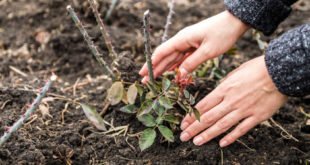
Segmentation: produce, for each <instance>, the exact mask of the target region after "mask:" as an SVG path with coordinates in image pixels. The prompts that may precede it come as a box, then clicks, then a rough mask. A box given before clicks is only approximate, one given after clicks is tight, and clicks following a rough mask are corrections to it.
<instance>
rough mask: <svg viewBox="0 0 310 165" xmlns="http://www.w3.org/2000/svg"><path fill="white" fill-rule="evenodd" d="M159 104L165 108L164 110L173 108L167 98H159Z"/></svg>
mask: <svg viewBox="0 0 310 165" xmlns="http://www.w3.org/2000/svg"><path fill="white" fill-rule="evenodd" d="M159 103H160V105H162V106H163V107H165V108H166V109H171V108H173V105H172V103H171V101H170V99H168V98H167V97H164V96H161V97H160V98H159Z"/></svg>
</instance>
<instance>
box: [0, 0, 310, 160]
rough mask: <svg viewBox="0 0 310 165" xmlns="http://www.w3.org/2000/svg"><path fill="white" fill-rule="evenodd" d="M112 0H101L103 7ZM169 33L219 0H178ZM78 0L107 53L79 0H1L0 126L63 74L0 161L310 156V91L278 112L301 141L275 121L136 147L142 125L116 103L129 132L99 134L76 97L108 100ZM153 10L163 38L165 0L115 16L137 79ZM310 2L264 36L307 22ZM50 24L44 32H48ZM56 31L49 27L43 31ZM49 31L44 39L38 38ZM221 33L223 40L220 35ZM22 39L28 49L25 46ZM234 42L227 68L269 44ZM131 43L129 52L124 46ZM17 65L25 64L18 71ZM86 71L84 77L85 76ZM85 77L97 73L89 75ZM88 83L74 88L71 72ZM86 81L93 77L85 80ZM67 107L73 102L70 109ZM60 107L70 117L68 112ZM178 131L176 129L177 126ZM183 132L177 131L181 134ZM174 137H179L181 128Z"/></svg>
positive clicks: (132, 5)
mask: <svg viewBox="0 0 310 165" xmlns="http://www.w3.org/2000/svg"><path fill="white" fill-rule="evenodd" d="M109 2H110V1H108V0H102V1H100V6H101V7H100V9H101V11H102V13H103V12H105V11H106V10H107V8H108V6H109ZM178 2H179V3H178V5H177V6H176V15H175V17H174V19H173V25H172V30H171V33H170V34H171V35H172V34H175V33H176V32H177V31H178V30H180V29H182V28H183V27H185V26H187V25H191V24H193V23H195V22H197V21H199V20H202V19H204V18H207V17H209V16H212V15H214V14H216V13H219V12H220V11H222V10H223V9H224V6H223V4H222V1H218V0H207V1H205V0H178ZM68 4H72V5H73V7H74V8H75V9H76V12H77V13H79V16H80V17H81V19H82V20H83V22H84V23H86V25H87V29H88V30H89V32H90V34H91V36H93V37H94V40H95V41H96V44H98V45H99V47H100V49H101V52H102V53H103V54H104V55H105V56H107V51H106V48H105V46H104V44H103V42H102V40H101V37H100V32H99V31H98V30H97V28H96V26H95V19H94V17H93V16H92V13H91V11H90V9H89V7H88V5H87V3H86V1H85V2H84V1H82V0H72V1H64V0H53V1H46V0H36V1H27V0H14V1H11V0H3V1H0V126H1V127H0V135H2V134H3V132H4V129H5V126H10V125H12V124H13V123H14V121H16V120H17V119H18V118H19V116H20V115H21V114H22V113H23V112H24V109H25V108H24V107H25V105H26V104H27V103H30V102H31V100H33V98H34V97H35V91H36V89H37V88H39V87H40V86H42V85H43V84H44V81H43V80H46V79H47V78H48V76H49V75H50V73H51V72H55V73H56V74H57V75H58V76H59V80H58V82H57V83H55V84H54V86H53V88H52V90H51V91H50V93H49V94H48V97H49V98H50V99H49V101H48V102H47V104H48V105H46V106H48V107H49V113H50V115H51V117H48V116H43V115H42V114H41V113H40V111H37V112H36V113H35V115H34V117H33V118H32V119H33V120H32V121H28V123H27V124H26V125H25V126H24V127H23V128H22V129H20V130H19V131H18V132H17V133H15V134H14V135H13V136H12V137H11V139H10V140H9V141H8V142H7V143H6V144H5V145H4V146H3V147H2V148H0V164H1V165H2V164H4V165H5V164H51V165H55V164H81V165H85V164H221V163H224V164H307V163H306V161H308V163H309V160H310V138H309V136H310V130H309V126H308V127H306V120H307V119H306V117H305V115H303V114H302V113H300V111H299V108H300V107H302V108H303V109H304V110H305V111H306V112H308V113H309V112H310V98H309V97H308V98H291V99H290V100H289V102H288V103H287V104H286V105H285V106H284V107H283V108H281V110H280V112H279V113H277V114H276V115H274V117H273V119H274V120H275V121H276V122H278V123H279V124H280V125H281V126H282V127H283V128H285V129H286V130H287V131H288V132H289V133H291V134H292V135H293V136H294V137H296V138H297V139H298V140H299V142H295V141H294V140H293V139H288V138H287V136H286V135H285V133H283V132H282V131H281V130H280V129H279V128H278V127H275V126H274V125H272V127H268V126H266V125H259V126H257V127H256V128H255V129H253V130H252V131H250V132H249V133H248V134H246V135H245V136H243V137H242V138H241V139H240V142H236V143H235V144H233V145H231V146H229V147H227V148H223V149H221V148H220V147H219V145H218V140H219V138H217V139H215V140H213V141H211V142H209V143H208V144H206V145H203V146H202V147H196V146H194V145H193V144H192V143H191V142H188V143H181V142H180V141H179V140H177V141H176V142H175V143H171V144H168V143H165V142H164V143H163V142H161V140H160V139H157V142H156V145H154V146H153V147H151V148H150V149H148V150H146V151H144V152H140V151H139V149H138V143H137V138H136V137H132V136H129V135H131V134H134V133H137V132H139V131H141V130H142V129H143V126H141V124H140V123H139V122H137V121H136V120H135V117H134V116H132V115H127V114H123V113H121V112H119V111H117V109H118V108H119V107H118V106H115V107H109V109H108V112H107V114H106V115H105V116H104V118H105V120H107V121H109V122H110V121H111V120H112V119H113V120H114V122H113V124H114V126H123V125H127V124H130V126H129V131H128V134H127V135H126V136H121V135H120V136H115V137H108V136H105V135H103V134H100V132H98V131H97V130H96V129H94V128H93V127H92V126H91V125H90V124H89V123H88V121H87V119H86V117H85V115H84V114H83V112H82V110H81V108H80V107H79V106H77V105H76V104H73V103H72V100H76V101H80V102H85V103H88V104H90V105H93V106H95V107H96V108H97V109H98V111H101V109H103V107H104V98H105V95H106V94H105V89H106V88H107V86H108V85H107V84H106V83H104V79H103V76H102V74H103V73H102V72H101V70H100V68H99V67H98V65H97V63H96V61H95V60H94V59H93V58H92V56H91V54H90V52H89V51H88V49H87V46H86V44H85V43H84V41H83V38H82V36H81V35H80V33H79V32H78V30H77V29H76V27H75V26H74V24H73V22H72V21H71V19H70V18H69V16H68V15H67V12H66V6H67V5H68ZM148 8H149V9H151V12H152V34H153V36H152V41H153V47H156V45H158V44H159V43H160V37H161V34H162V27H163V26H164V24H165V15H166V14H167V7H166V4H165V2H164V1H163V0H160V1H151V0H148V1H147V0H142V1H140V0H124V1H122V2H121V4H119V5H118V7H117V9H116V10H115V12H114V13H113V15H112V19H111V20H110V21H109V24H108V25H109V28H110V29H111V34H112V37H113V41H114V45H115V47H116V49H117V51H118V52H122V53H124V54H126V55H125V57H126V58H124V59H126V60H125V61H123V63H124V65H122V66H123V70H126V71H127V72H126V74H125V77H124V78H125V79H126V81H135V80H138V75H137V74H136V73H137V70H138V69H139V67H140V66H141V65H142V62H143V61H144V58H143V50H144V49H143V40H142V34H141V31H140V29H141V16H142V14H143V12H144V11H145V10H146V9H148ZM309 18H310V10H305V11H298V10H295V11H294V12H293V13H292V15H291V16H290V17H289V18H288V19H287V20H286V21H285V22H284V23H283V24H281V26H280V27H279V28H278V30H277V32H276V33H275V34H274V35H273V36H271V37H264V39H266V40H267V41H269V40H270V39H272V38H275V37H276V36H278V35H279V34H280V33H283V32H285V31H287V30H288V29H290V28H292V27H295V26H298V25H300V24H302V23H305V22H309ZM46 34H47V35H46ZM48 35H50V37H47V36H48ZM40 36H43V40H44V39H46V41H47V42H46V43H44V41H42V37H41V38H40ZM223 42H224V41H223ZM23 46H24V48H25V49H22V47H23ZM237 48H238V50H239V54H240V56H237V57H226V56H225V57H224V62H225V61H228V60H230V61H231V60H232V61H233V62H232V63H230V64H231V65H229V66H226V65H222V67H223V69H225V70H227V71H228V70H231V69H232V68H235V67H237V65H239V64H240V62H243V61H246V60H248V59H250V58H252V57H255V56H259V55H261V54H262V53H263V52H261V51H260V50H259V49H258V46H257V44H256V42H255V40H253V38H252V36H251V33H248V34H246V35H245V37H244V38H243V39H241V40H240V41H239V42H238V44H237ZM126 51H127V52H126ZM12 66H13V67H15V68H17V69H19V70H21V71H22V72H24V73H25V74H26V75H24V74H19V73H17V72H16V71H14V69H12ZM87 77H88V78H87ZM89 77H91V78H92V81H88V80H89ZM77 80H79V82H80V83H84V82H86V83H84V85H82V86H78V87H77V88H76V90H75V92H74V91H73V88H72V87H73V86H74V84H75V82H77ZM87 82H89V83H87ZM199 84H201V85H200V86H198V85H197V86H196V87H193V89H192V92H196V91H203V92H201V93H200V96H199V97H200V98H201V97H202V96H203V95H205V94H207V93H208V92H210V90H212V88H213V87H214V85H211V86H210V85H207V84H214V83H212V82H204V83H203V84H202V83H199ZM70 100H71V101H70ZM65 109H67V111H65ZM62 115H63V117H64V118H62ZM177 133H178V135H179V132H177ZM178 135H177V136H178ZM176 139H178V138H176Z"/></svg>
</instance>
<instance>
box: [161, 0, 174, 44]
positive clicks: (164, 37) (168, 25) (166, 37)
mask: <svg viewBox="0 0 310 165" xmlns="http://www.w3.org/2000/svg"><path fill="white" fill-rule="evenodd" d="M174 4H175V0H170V2H169V4H168V7H169V13H168V16H167V21H166V25H165V30H164V34H163V37H162V38H161V42H162V43H164V42H166V41H167V40H168V32H169V27H170V25H171V23H172V21H171V20H172V15H173V14H174Z"/></svg>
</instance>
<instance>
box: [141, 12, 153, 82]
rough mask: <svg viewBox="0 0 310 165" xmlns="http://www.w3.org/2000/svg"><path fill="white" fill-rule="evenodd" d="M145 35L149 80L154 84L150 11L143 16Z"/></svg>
mask: <svg viewBox="0 0 310 165" xmlns="http://www.w3.org/2000/svg"><path fill="white" fill-rule="evenodd" d="M143 33H144V45H145V58H146V63H147V67H148V71H149V78H150V81H151V82H152V83H154V73H153V66H152V59H151V44H150V11H149V10H147V11H146V12H144V15H143Z"/></svg>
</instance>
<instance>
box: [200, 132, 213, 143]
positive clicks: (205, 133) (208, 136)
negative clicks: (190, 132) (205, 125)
mask: <svg viewBox="0 0 310 165" xmlns="http://www.w3.org/2000/svg"><path fill="white" fill-rule="evenodd" d="M201 137H202V139H203V140H204V141H208V140H209V138H210V137H211V136H210V134H209V133H208V132H203V133H202V134H201Z"/></svg>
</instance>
